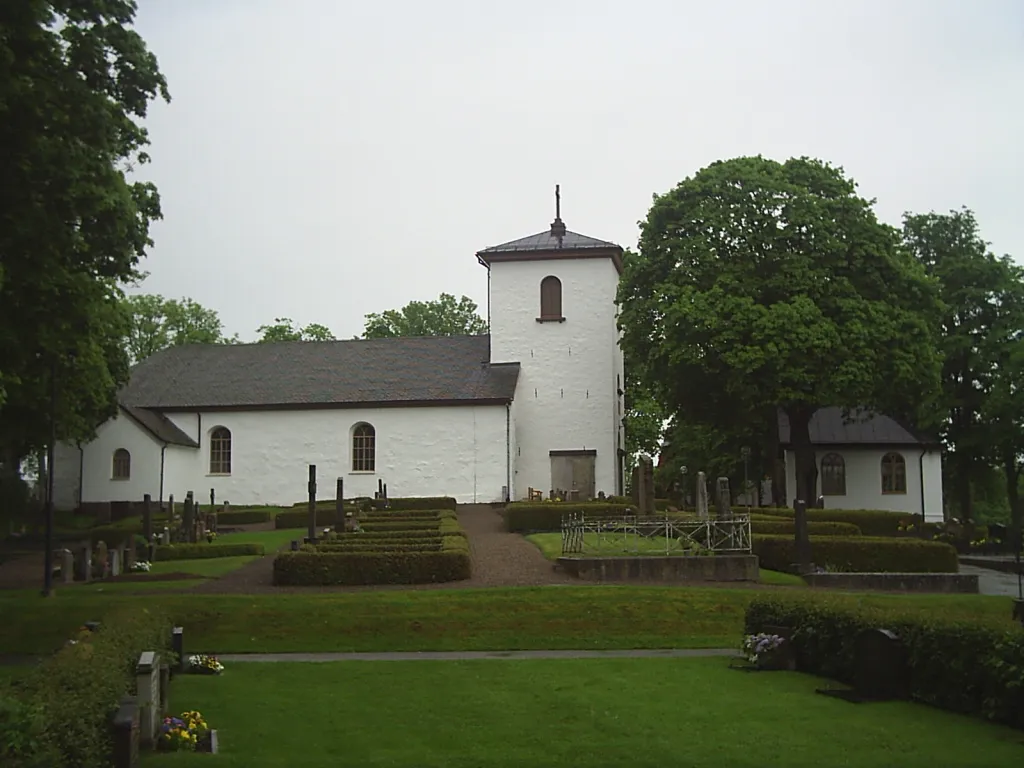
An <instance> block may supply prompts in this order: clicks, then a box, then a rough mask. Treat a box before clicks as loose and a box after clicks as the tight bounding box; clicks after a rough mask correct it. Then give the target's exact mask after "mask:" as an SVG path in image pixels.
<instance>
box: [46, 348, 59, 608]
mask: <svg viewBox="0 0 1024 768" xmlns="http://www.w3.org/2000/svg"><path fill="white" fill-rule="evenodd" d="M56 442H57V361H56V359H54V360H53V361H51V362H50V445H49V446H48V447H47V449H46V552H45V553H44V556H43V560H44V566H43V567H44V568H45V569H46V570H45V572H44V574H43V597H50V596H51V595H52V594H53V454H54V444H55V443H56Z"/></svg>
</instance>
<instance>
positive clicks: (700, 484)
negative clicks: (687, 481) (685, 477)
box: [697, 472, 708, 520]
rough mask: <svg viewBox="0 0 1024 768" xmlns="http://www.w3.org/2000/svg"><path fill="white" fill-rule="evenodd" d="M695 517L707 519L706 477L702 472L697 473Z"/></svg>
mask: <svg viewBox="0 0 1024 768" xmlns="http://www.w3.org/2000/svg"><path fill="white" fill-rule="evenodd" d="M697 517H699V518H700V519H701V520H707V519H708V476H707V475H706V474H705V473H703V472H698V473H697Z"/></svg>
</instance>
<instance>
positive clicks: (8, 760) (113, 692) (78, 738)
mask: <svg viewBox="0 0 1024 768" xmlns="http://www.w3.org/2000/svg"><path fill="white" fill-rule="evenodd" d="M170 635H171V621H170V620H169V619H168V618H167V616H166V615H165V614H164V613H163V611H161V610H160V609H159V608H157V607H154V606H153V605H150V606H148V607H146V608H132V609H131V610H120V611H114V612H108V613H107V614H106V616H105V617H104V622H103V625H102V626H101V627H100V629H99V631H98V632H95V633H90V632H89V631H88V630H84V629H83V630H82V631H81V632H79V634H78V637H77V642H76V643H75V644H69V645H66V646H64V647H63V648H62V649H61V650H59V651H58V652H57V653H56V654H54V655H53V656H51V657H49V658H47V659H46V660H45V661H43V662H42V663H40V664H39V665H38V666H37V667H36V668H35V669H33V670H32V671H31V672H30V673H29V674H28V675H27V677H26V678H25V679H23V680H21V681H19V682H18V684H17V686H16V687H15V686H11V687H10V688H8V690H7V692H6V693H0V715H3V716H0V757H3V765H4V766H5V768H29V766H31V767H32V768H36V767H37V766H38V767H39V768H42V766H57V765H80V766H86V765H89V766H92V765H97V766H98V765H109V764H110V750H111V731H110V718H111V716H112V714H113V713H114V712H115V711H116V710H117V707H118V705H119V702H120V699H121V697H122V696H124V695H126V694H129V693H134V692H135V690H134V688H135V665H136V662H137V661H138V658H139V654H141V653H142V652H143V651H158V652H161V655H162V656H165V657H168V645H169V642H170ZM5 710H6V712H5ZM9 717H10V718H12V719H13V722H12V721H11V720H9V719H8V718H9ZM15 728H17V729H18V733H13V732H12V729H15ZM23 729H27V732H26V730H23ZM12 737H13V738H17V739H19V741H18V742H17V744H16V745H15V749H14V750H11V749H10V745H11V741H10V740H11V739H12ZM5 747H6V748H7V749H6V750H5ZM12 753H13V754H12Z"/></svg>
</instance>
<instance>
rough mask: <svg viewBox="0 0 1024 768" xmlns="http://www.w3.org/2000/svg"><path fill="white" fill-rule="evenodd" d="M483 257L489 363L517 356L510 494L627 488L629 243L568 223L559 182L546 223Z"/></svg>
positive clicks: (583, 495)
mask: <svg viewBox="0 0 1024 768" xmlns="http://www.w3.org/2000/svg"><path fill="white" fill-rule="evenodd" d="M476 256H477V260H478V261H479V262H480V263H481V264H483V265H484V266H486V267H487V269H488V293H487V303H488V322H489V324H490V334H491V363H492V364H497V363H519V365H520V374H519V382H518V385H517V387H516V395H515V400H514V401H513V403H512V406H511V413H512V417H513V419H514V424H515V429H514V447H513V448H512V465H513V467H514V474H513V478H512V488H511V489H510V495H511V497H512V498H513V499H514V500H521V499H525V498H527V495H528V494H527V492H528V489H529V488H533V489H535V490H540V491H543V492H544V496H545V497H547V493H548V491H549V490H552V489H554V490H564V491H572V490H575V491H576V492H577V493H578V495H579V498H581V499H584V498H590V497H593V496H595V495H596V494H597V492H598V491H604V493H605V494H608V495H612V494H616V495H618V494H621V493H622V492H623V488H624V484H623V454H624V450H623V449H624V448H625V444H624V431H623V427H622V418H623V415H624V411H623V399H622V390H623V386H624V376H623V365H622V352H621V350H620V348H619V331H618V329H617V327H616V317H617V307H616V305H615V295H616V291H617V289H618V284H619V276H620V275H621V273H622V248H621V247H619V246H618V245H616V244H614V243H610V242H606V241H604V240H597V239H595V238H592V237H587V236H585V235H581V234H578V233H576V232H571V231H569V230H568V229H566V226H565V224H564V223H563V221H562V216H561V199H560V193H559V189H558V187H557V186H556V187H555V220H554V221H553V222H552V223H551V226H550V227H549V228H548V229H547V230H545V231H543V232H539V233H537V234H535V235H530V236H528V237H523V238H520V239H519V240H512V241H511V242H508V243H502V244H501V245H495V246H492V247H490V248H485V249H484V250H482V251H479V252H478V253H477V254H476Z"/></svg>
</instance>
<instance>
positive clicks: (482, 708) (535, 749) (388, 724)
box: [143, 658, 1024, 768]
mask: <svg viewBox="0 0 1024 768" xmlns="http://www.w3.org/2000/svg"><path fill="white" fill-rule="evenodd" d="M728 663H729V662H728V660H725V659H720V658H719V659H614V660H603V659H602V660H594V659H586V660H528V661H523V660H514V661H512V660H494V661H464V662H457V661H410V662H343V663H316V664H296V663H265V664H256V663H247V664H234V665H229V666H228V668H227V670H226V671H225V673H224V674H223V675H222V676H220V677H206V676H200V675H185V676H180V677H177V678H175V680H174V682H173V683H172V684H171V690H170V705H171V707H172V711H174V712H178V711H181V710H193V709H195V710H199V711H200V712H201V713H202V714H203V715H204V717H205V718H206V720H207V722H208V723H209V724H210V725H211V726H212V727H214V728H216V729H217V731H218V737H219V741H220V754H219V755H218V756H217V757H213V758H212V757H211V756H210V755H202V754H183V753H179V754H161V755H151V756H147V757H146V759H145V760H144V761H143V764H144V766H145V768H172V767H174V766H206V765H207V764H208V763H210V761H211V760H213V761H214V762H216V763H217V765H218V766H222V767H223V768H234V767H236V766H237V767H238V768H241V766H245V767H246V768H270V767H271V766H273V767H274V768H277V767H278V766H288V765H301V766H303V767H304V768H319V767H320V766H323V767H324V768H327V767H328V766H330V767H331V768H335V766H360V768H374V767H375V766H381V767H383V766H388V767H389V768H402V767H403V766H410V768H411V767H412V766H417V768H429V767H432V766H436V767H437V768H442V767H443V768H462V767H464V768H469V767H470V766H473V767H474V768H480V767H484V768H488V767H493V768H503V767H505V766H508V767H509V768H512V767H513V766H514V767H515V768H519V767H520V766H534V767H535V768H541V767H543V766H561V767H564V766H600V767H601V768H611V767H612V766H622V767H623V768H625V767H626V766H629V767H630V768H640V767H641V766H651V767H652V768H653V767H654V766H659V767H660V766H668V765H672V766H688V767H689V766H694V767H696V766H708V767H709V768H710V767H711V766H713V767H714V768H739V767H741V766H742V767H743V768H748V767H749V768H755V767H756V768H763V766H772V767H773V768H821V767H822V766H828V767H829V768H838V767H840V766H851V767H853V766H856V768H892V767H893V766H899V768H918V767H919V768H934V766H957V767H958V768H972V767H974V766H977V767H978V768H982V767H984V768H995V766H1002V765H1006V766H1009V765H1019V764H1020V762H1021V760H1022V759H1024V746H1022V738H1024V736H1022V734H1021V733H1019V732H1015V731H1011V730H1010V729H1007V728H1001V727H998V726H994V725H991V724H989V723H985V722H983V721H980V720H975V719H971V718H967V717H964V716H959V715H953V714H951V713H948V712H944V711H941V710H938V709H934V708H930V707H925V706H923V705H918V704H910V703H906V702H893V703H881V704H860V705H858V704H849V703H846V702H843V701H840V700H838V699H834V698H830V697H826V696H821V695H817V694H815V693H814V689H815V688H817V687H821V686H823V685H827V684H828V683H827V682H826V681H823V680H820V679H817V678H813V677H810V676H807V675H801V674H797V673H788V672H773V673H747V672H741V671H736V670H731V669H728Z"/></svg>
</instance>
